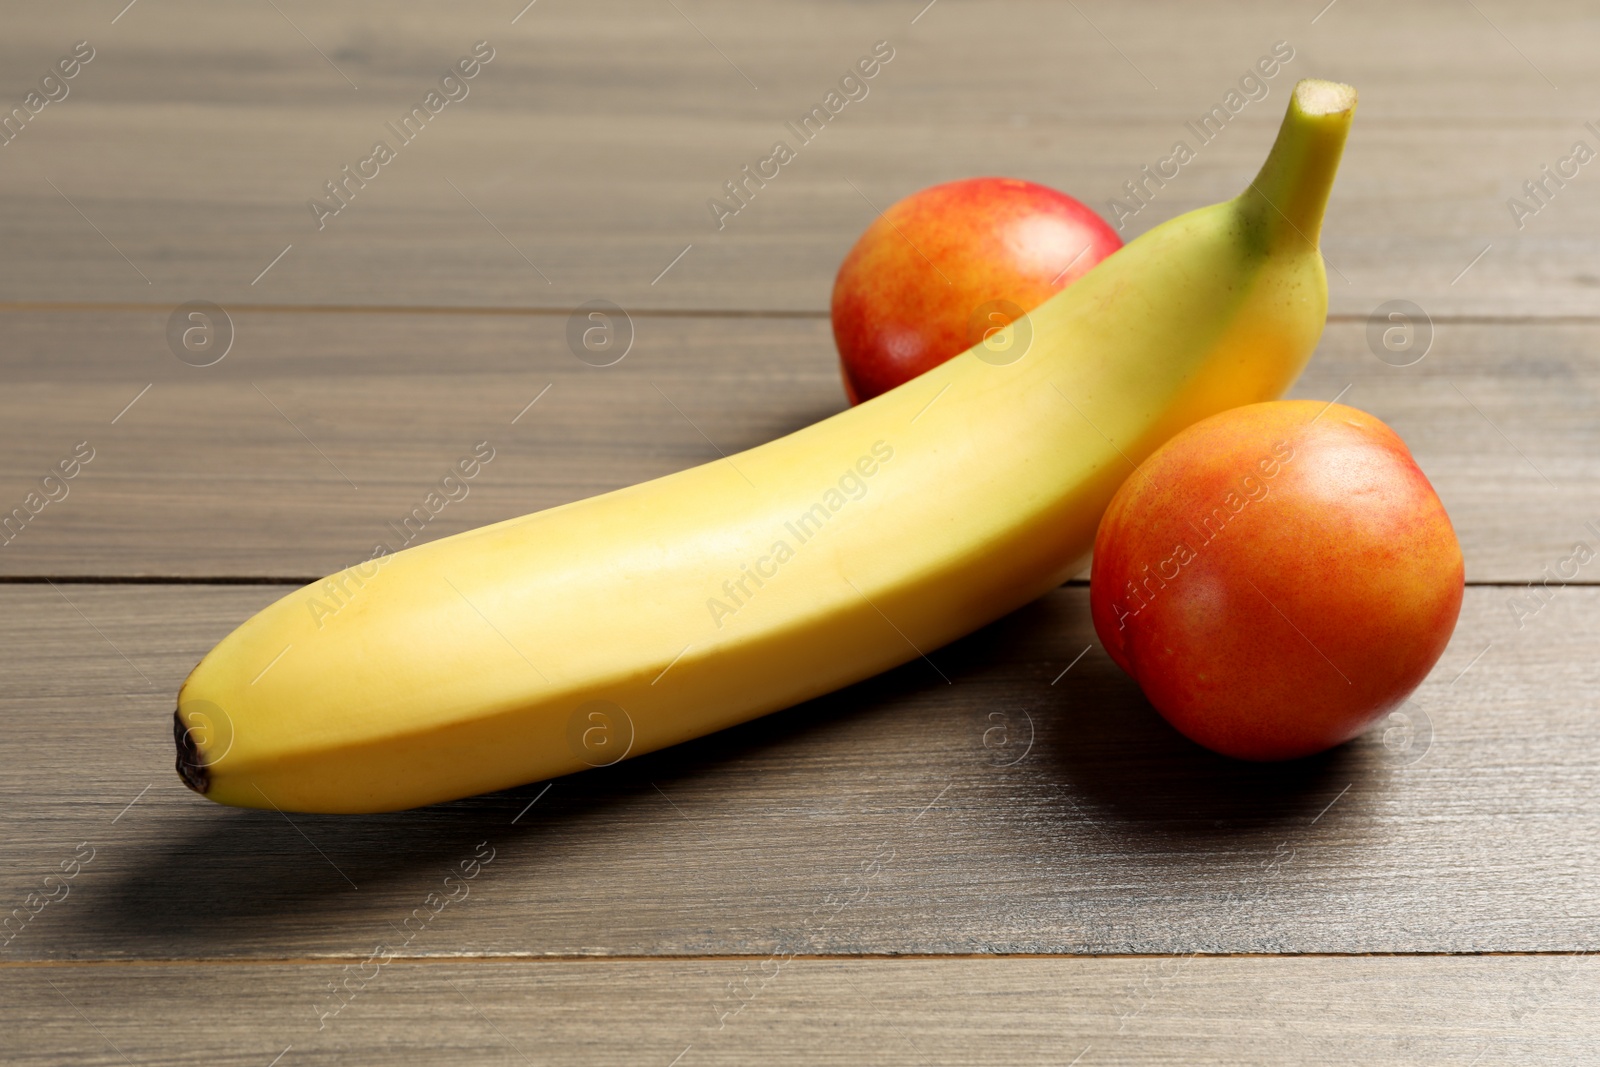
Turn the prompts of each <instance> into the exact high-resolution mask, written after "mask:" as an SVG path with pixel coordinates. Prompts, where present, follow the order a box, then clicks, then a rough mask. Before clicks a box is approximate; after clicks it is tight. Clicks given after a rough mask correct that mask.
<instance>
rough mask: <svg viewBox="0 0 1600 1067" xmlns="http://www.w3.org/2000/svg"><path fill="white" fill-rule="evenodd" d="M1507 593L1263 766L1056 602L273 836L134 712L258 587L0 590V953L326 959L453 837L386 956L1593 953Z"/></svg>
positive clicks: (1535, 694) (1580, 621)
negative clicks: (744, 717)
mask: <svg viewBox="0 0 1600 1067" xmlns="http://www.w3.org/2000/svg"><path fill="white" fill-rule="evenodd" d="M1511 592H1512V591H1511V590H1507V589H1503V588H1479V587H1475V588H1472V589H1469V590H1468V597H1467V600H1466V608H1465V611H1464V614H1463V618H1462V621H1461V624H1460V627H1459V629H1458V630H1457V633H1456V636H1455V639H1454V641H1453V643H1452V645H1451V647H1450V648H1449V650H1448V651H1447V652H1446V654H1445V656H1444V658H1443V660H1442V661H1441V662H1440V664H1439V666H1438V668H1437V669H1436V670H1435V672H1434V674H1433V676H1432V677H1431V678H1430V679H1429V681H1428V682H1427V683H1425V684H1424V686H1423V687H1422V688H1421V689H1420V690H1419V691H1418V693H1417V694H1416V695H1415V697H1414V698H1413V701H1412V703H1411V704H1410V705H1408V706H1407V707H1406V708H1405V709H1404V711H1405V713H1406V715H1407V716H1408V719H1407V721H1400V720H1394V721H1391V722H1390V723H1388V724H1387V725H1386V727H1385V728H1384V729H1382V730H1377V731H1374V732H1373V733H1370V734H1368V735H1367V736H1365V737H1364V738H1362V739H1360V740H1358V741H1356V742H1354V743H1352V744H1350V745H1348V746H1346V747H1344V748H1342V749H1340V750H1338V751H1335V752H1333V753H1330V754H1327V755H1325V756H1322V757H1319V758H1315V759H1310V760H1306V761H1303V762H1299V763H1294V764H1287V765H1268V766H1262V765H1254V764H1239V763H1233V762H1229V761H1226V760H1223V759H1220V758H1216V757H1212V756H1210V755H1208V754H1206V753H1204V752H1203V751H1201V750H1199V749H1197V748H1195V747H1194V746H1192V745H1190V744H1189V743H1188V742H1186V741H1184V740H1182V739H1181V738H1179V737H1178V736H1177V735H1176V734H1175V733H1174V732H1173V731H1171V730H1170V729H1169V728H1168V727H1166V725H1165V724H1164V723H1162V722H1161V721H1160V720H1159V719H1158V718H1157V717H1156V716H1155V715H1154V714H1153V713H1152V712H1151V711H1150V710H1149V708H1148V706H1147V705H1146V704H1145V703H1144V702H1143V700H1142V698H1141V697H1140V696H1139V694H1138V691H1137V689H1136V688H1135V687H1134V686H1133V684H1132V683H1131V682H1130V681H1129V680H1128V679H1127V678H1126V677H1124V676H1123V675H1122V674H1121V673H1120V672H1119V671H1118V670H1117V669H1116V668H1115V667H1114V666H1113V665H1112V664H1111V663H1110V662H1109V660H1107V659H1106V657H1105V656H1104V654H1103V653H1102V652H1101V651H1100V650H1099V649H1098V647H1096V646H1095V644H1094V639H1093V634H1092V629H1091V626H1090V623H1089V620H1088V617H1087V606H1086V596H1085V590H1084V589H1082V588H1081V587H1070V588H1066V589H1063V590H1060V591H1058V592H1056V593H1054V594H1052V595H1051V596H1049V597H1047V598H1045V599H1044V600H1042V601H1040V602H1039V603H1038V604H1036V605H1034V606H1032V607H1030V608H1028V609H1026V610H1024V611H1022V612H1019V613H1017V614H1016V615H1014V616H1012V617H1010V618H1008V619H1006V620H1003V621H1002V622H1001V623H999V624H997V625H995V626H992V627H990V628H988V629H986V630H984V631H982V632H980V633H979V634H977V635H975V636H973V637H972V638H970V639H968V640H966V641H963V642H960V643H958V644H956V645H954V646H952V647H951V648H949V649H946V650H942V651H939V652H936V653H934V659H935V660H936V662H937V663H938V665H939V668H940V670H941V671H943V673H944V674H946V675H948V676H949V678H950V679H952V681H953V684H950V685H947V684H946V683H945V682H943V681H942V680H941V679H940V678H939V677H938V675H936V674H935V673H934V671H932V670H931V669H930V668H929V667H928V665H927V664H925V663H922V662H921V661H918V662H914V663H912V664H909V665H908V666H906V667H904V668H902V669H899V670H896V671H894V672H891V673H889V674H886V675H884V676H882V677H880V678H877V679H873V680H871V681H869V682H866V683H864V684H861V685H858V686H856V687H854V688H852V689H850V690H846V691H845V692H843V693H840V694H836V695H834V696H832V697H828V698H824V699H821V700H818V701H814V702H812V703H809V704H806V705H803V706H800V707H797V708H794V709H791V710H789V711H787V712H783V713H780V714H777V715H773V716H770V717H768V718H766V719H763V720H760V721H758V722H755V723H751V724H748V725H746V726H744V727H741V728H739V729H735V730H732V731H727V732H724V733H722V734H719V735H715V736H713V737H710V738H706V739H703V740H701V741H699V742H695V743H692V744H689V745H685V746H683V747H681V748H678V749H674V750H671V751H667V752H662V753H657V754H654V755H652V756H648V757H643V758H640V759H637V760H632V761H628V762H626V763H623V764H619V765H617V766H615V767H612V768H607V769H605V770H602V771H597V772H594V773H590V774H586V775H583V776H579V777H574V778H568V779H562V780H558V781H556V782H555V783H554V784H552V785H550V786H549V790H548V793H546V792H545V791H544V790H545V786H543V785H531V786H528V787H524V788H520V789H517V790H513V791H510V792H507V793H501V794H494V795H489V796H485V797H480V798H476V799H472V800H466V801H461V802H458V803H454V804H447V805H441V806H438V807H434V808H429V809H424V810H420V811H415V812H409V813H401V814H394V815H383V816H370V817H318V816H299V815H296V816H293V817H292V818H290V817H288V816H284V815H281V814H279V813H276V812H271V811H268V812H250V811H240V810H232V809H224V808H219V807H216V806H214V805H211V804H210V803H208V802H206V801H205V800H203V799H201V798H200V797H198V796H195V795H194V794H191V793H189V792H188V791H187V790H185V789H184V788H183V787H182V786H181V784H180V783H179V782H178V781H177V778H176V775H175V774H174V773H173V771H172V760H173V754H172V741H171V727H170V723H171V708H172V695H173V693H174V692H175V691H176V689H177V687H178V684H179V682H180V681H181V680H182V678H183V676H184V675H185V674H186V673H187V671H188V670H189V669H190V667H191V666H192V665H193V664H194V662H195V661H196V660H197V659H198V658H199V656H200V655H201V654H202V653H203V652H204V651H205V650H206V649H207V648H208V647H209V646H210V645H211V644H212V643H213V642H215V641H216V640H217V639H219V638H220V637H222V636H223V635H224V634H225V633H226V632H227V631H228V630H230V629H231V628H232V627H233V626H234V625H236V624H237V623H238V622H239V621H240V620H241V619H243V618H244V617H245V616H246V615H247V614H248V613H249V612H250V611H252V610H254V609H256V608H258V607H260V606H262V605H264V604H266V603H267V602H269V601H270V600H272V599H274V598H275V597H277V596H279V595H280V594H281V593H283V590H282V589H281V588H260V587H230V588H217V587H210V586H197V587H170V586H127V585H124V586H109V587H96V586H82V585H68V586H59V587H57V588H51V587H50V586H48V585H25V586H19V585H11V586H6V587H0V606H3V608H4V610H0V625H3V626H4V627H5V630H4V644H5V647H7V648H8V649H9V650H10V654H9V655H8V656H7V657H5V660H4V662H3V664H0V717H3V721H4V723H5V727H6V728H5V729H4V730H3V731H0V841H3V843H4V844H3V847H0V854H3V855H4V856H5V857H6V861H5V864H4V867H3V868H0V903H4V905H5V908H6V909H10V908H13V907H19V908H20V907H25V906H27V907H33V908H36V909H42V910H40V911H39V914H38V916H37V917H36V918H34V919H32V920H31V921H30V922H29V923H28V924H27V925H26V926H25V927H24V928H23V929H22V930H21V931H20V932H19V933H17V934H16V936H15V937H13V939H12V940H11V941H10V943H9V944H8V945H7V946H6V947H4V948H3V949H0V957H3V958H4V959H9V960H72V959H185V958H196V957H199V958H218V959H248V958H259V957H269V958H281V957H286V956H287V957H319V956H326V955H336V956H337V955H350V954H352V953H356V952H363V951H367V950H369V949H370V946H371V945H372V944H373V943H375V942H377V941H381V940H386V939H389V938H391V937H394V936H396V933H395V931H396V929H397V928H398V927H400V926H401V925H402V924H403V923H404V922H405V920H406V918H407V916H409V915H411V913H412V911H413V909H416V908H419V907H423V906H424V904H425V902H429V895H430V894H436V893H437V894H445V893H451V894H457V895H459V894H460V893H461V892H462V891H461V890H459V889H458V888H455V887H454V886H453V885H447V883H445V882H444V879H445V877H446V876H447V875H450V874H452V873H457V874H459V869H460V867H461V864H462V863H463V862H467V863H468V865H469V866H470V863H471V861H472V859H473V857H474V856H475V855H477V854H478V853H480V852H485V853H487V852H489V851H492V853H493V861H492V863H490V864H489V866H488V867H487V868H482V869H480V870H479V871H478V872H477V873H478V874H479V877H478V878H477V879H476V881H475V882H474V883H473V884H472V886H471V887H470V888H469V889H468V890H466V892H467V893H469V894H470V895H469V896H468V897H467V898H464V899H463V900H462V901H461V902H460V906H452V905H446V904H440V903H438V902H437V899H435V900H434V901H432V902H429V906H430V907H437V908H440V909H449V911H448V914H441V915H440V917H439V919H438V920H437V921H438V923H439V924H440V927H437V928H435V929H439V930H440V931H441V932H440V933H439V935H437V936H435V935H434V934H432V933H430V934H428V935H427V936H422V937H417V938H415V939H414V940H412V942H411V943H410V944H408V945H407V947H406V952H407V954H410V955H454V954H457V953H471V954H489V955H507V956H533V957H538V956H546V955H573V954H602V955H606V954H626V955H663V954H664V955H682V954H729V953H736V954H746V955H752V956H757V957H760V956H762V955H765V954H766V953H768V952H770V951H772V949H773V946H774V945H780V944H781V945H792V946H793V950H794V951H798V952H802V953H824V954H837V953H843V954H853V953H896V954H898V953H1130V952H1131V953H1183V952H1194V951H1205V952H1256V953H1260V952H1274V953H1277V952H1284V953H1303V952H1311V953H1315V952H1341V953H1343V952H1434V951H1450V952H1490V951H1494V952H1507V951H1593V950H1594V949H1595V948H1596V947H1600V946H1597V943H1596V939H1595V937H1596V931H1595V926H1594V923H1593V922H1592V921H1591V917H1592V916H1593V915H1594V914H1595V909H1596V907H1597V905H1600V896H1597V893H1600V854H1597V853H1596V852H1595V850H1594V849H1593V848H1591V847H1590V845H1589V843H1590V842H1592V841H1593V840H1595V837H1596V834H1600V787H1597V786H1596V782H1600V755H1597V754H1600V724H1597V722H1596V719H1595V717H1594V715H1593V714H1592V709H1593V707H1594V704H1595V700H1596V698H1597V694H1600V663H1597V662H1596V660H1595V657H1594V656H1593V655H1592V650H1593V648H1594V643H1595V641H1596V639H1597V637H1600V611H1597V610H1596V608H1597V606H1600V590H1595V589H1593V588H1572V589H1565V590H1559V591H1555V592H1554V593H1553V594H1552V596H1551V598H1550V600H1549V603H1548V604H1547V605H1546V606H1545V607H1544V608H1543V609H1542V610H1541V611H1540V612H1539V613H1538V614H1536V615H1534V616H1533V617H1531V618H1528V619H1526V620H1524V625H1523V627H1522V628H1521V629H1519V628H1518V626H1517V624H1516V620H1515V617H1514V615H1513V613H1512V612H1511V611H1510V610H1509V609H1508V606H1507V601H1508V596H1509V594H1510V593H1511ZM1086 648H1087V649H1089V651H1088V652H1087V653H1086V654H1083V653H1084V650H1085V649H1086ZM1080 654H1083V655H1082V658H1081V659H1079V658H1078V657H1079V656H1080ZM124 657H125V658H124ZM1074 664H1075V665H1074ZM1069 666H1070V669H1067V668H1069ZM1063 671H1065V674H1063ZM485 842H486V844H481V843H485ZM80 843H85V849H86V850H88V851H92V857H91V858H90V860H89V862H88V863H87V864H85V863H84V862H83V861H82V860H79V861H78V863H77V868H76V870H74V869H73V866H72V861H73V857H74V856H75V855H77V854H78V853H79V846H80ZM85 854H87V853H85ZM63 871H67V872H70V873H73V874H75V878H74V879H72V880H71V881H70V882H63V881H60V879H61V876H62V873H63ZM52 875H53V876H55V878H56V879H57V880H56V881H51V882H46V881H45V879H46V878H47V877H48V876H52ZM63 886H64V887H65V888H63ZM30 893H37V894H41V895H43V896H54V897H56V898H59V899H57V900H55V901H54V902H52V903H48V904H40V903H39V902H38V900H34V901H32V902H29V901H28V894H30ZM444 929H447V930H448V933H444V932H443V930H444Z"/></svg>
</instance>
